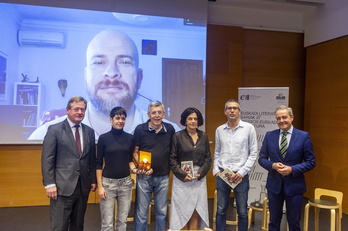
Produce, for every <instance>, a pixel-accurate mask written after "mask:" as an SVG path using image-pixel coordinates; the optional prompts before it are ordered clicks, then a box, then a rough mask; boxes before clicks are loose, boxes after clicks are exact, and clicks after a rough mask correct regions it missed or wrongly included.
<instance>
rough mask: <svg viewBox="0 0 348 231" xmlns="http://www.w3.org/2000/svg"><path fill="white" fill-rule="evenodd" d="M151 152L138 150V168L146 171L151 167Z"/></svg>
mask: <svg viewBox="0 0 348 231" xmlns="http://www.w3.org/2000/svg"><path fill="white" fill-rule="evenodd" d="M151 155H152V154H151V152H145V151H139V166H138V169H139V170H145V171H148V170H150V168H151Z"/></svg>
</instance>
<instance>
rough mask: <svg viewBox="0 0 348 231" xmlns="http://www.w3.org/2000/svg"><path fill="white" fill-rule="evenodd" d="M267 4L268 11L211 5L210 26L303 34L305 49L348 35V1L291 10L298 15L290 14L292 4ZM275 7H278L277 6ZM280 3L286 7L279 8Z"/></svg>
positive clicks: (245, 6) (327, 1)
mask: <svg viewBox="0 0 348 231" xmlns="http://www.w3.org/2000/svg"><path fill="white" fill-rule="evenodd" d="M261 2H262V1H260V3H261ZM263 3H265V1H264V2H263ZM265 4H266V3H265ZM267 4H269V6H270V7H269V8H268V9H266V7H264V5H263V6H262V7H261V5H260V4H258V5H257V6H256V7H257V8H251V5H250V6H249V5H243V6H241V5H235V4H233V5H232V4H224V3H219V0H217V2H216V3H210V4H209V5H208V23H209V24H218V25H232V26H241V27H251V28H259V29H265V30H278V31H294V32H304V34H305V42H304V46H305V47H307V46H311V45H314V44H318V43H321V42H325V41H328V40H331V39H335V38H338V37H342V36H346V35H348V23H347V22H348V1H347V0H326V3H325V4H322V5H321V4H319V5H312V6H309V5H299V6H298V7H297V8H293V9H291V10H298V13H295V12H289V9H286V8H287V7H289V6H291V5H289V4H287V3H279V2H278V3H274V2H273V3H270V2H268V3H267ZM275 4H277V7H278V8H276V7H274V6H276V5H275ZM280 4H282V5H283V7H279V6H280ZM254 6H255V5H254ZM271 6H272V7H271ZM292 6H293V7H294V5H292ZM281 8H283V10H282V9H281ZM301 8H302V10H301ZM270 9H272V10H270ZM284 9H285V10H287V11H284Z"/></svg>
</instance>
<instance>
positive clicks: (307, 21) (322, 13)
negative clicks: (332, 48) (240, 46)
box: [303, 0, 348, 47]
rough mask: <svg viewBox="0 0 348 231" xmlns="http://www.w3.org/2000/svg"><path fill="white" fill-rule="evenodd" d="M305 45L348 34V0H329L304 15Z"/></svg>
mask: <svg viewBox="0 0 348 231" xmlns="http://www.w3.org/2000/svg"><path fill="white" fill-rule="evenodd" d="M303 27H304V30H305V46H306V47H307V46H310V45H314V44H318V43H321V42H325V41H328V40H332V39H335V38H339V37H342V36H346V35H348V1H347V0H327V2H326V4H325V5H324V6H322V7H318V8H317V9H316V10H313V11H312V12H309V13H307V14H306V15H305V17H304V23H303Z"/></svg>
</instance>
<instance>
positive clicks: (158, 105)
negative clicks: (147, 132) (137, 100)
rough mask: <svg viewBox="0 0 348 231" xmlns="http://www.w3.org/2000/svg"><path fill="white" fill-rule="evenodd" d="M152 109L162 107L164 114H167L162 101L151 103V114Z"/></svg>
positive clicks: (148, 110)
mask: <svg viewBox="0 0 348 231" xmlns="http://www.w3.org/2000/svg"><path fill="white" fill-rule="evenodd" d="M152 107H162V110H163V112H165V110H164V105H163V103H161V102H160V101H153V102H151V103H150V104H149V106H148V107H147V112H150V110H151V108H152Z"/></svg>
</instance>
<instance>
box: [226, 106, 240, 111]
mask: <svg viewBox="0 0 348 231" xmlns="http://www.w3.org/2000/svg"><path fill="white" fill-rule="evenodd" d="M226 110H230V111H232V110H233V111H236V110H239V107H227V108H226Z"/></svg>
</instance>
